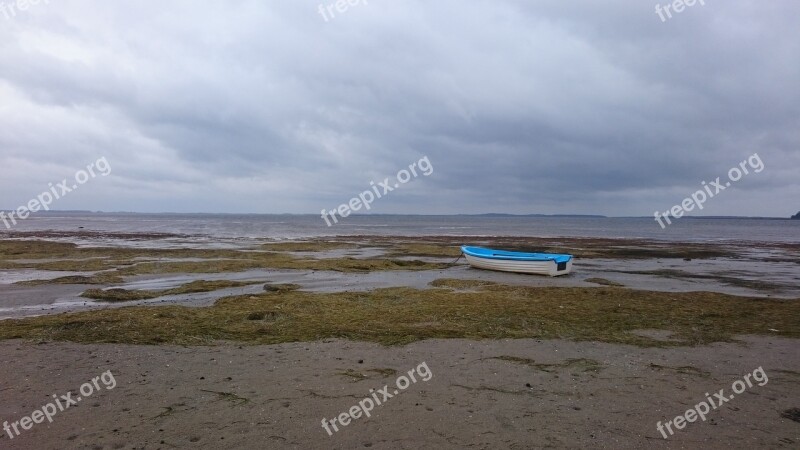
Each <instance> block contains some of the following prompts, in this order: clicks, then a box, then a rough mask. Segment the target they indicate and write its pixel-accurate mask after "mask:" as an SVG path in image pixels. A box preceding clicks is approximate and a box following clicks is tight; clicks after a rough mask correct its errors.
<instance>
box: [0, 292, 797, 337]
mask: <svg viewBox="0 0 800 450" xmlns="http://www.w3.org/2000/svg"><path fill="white" fill-rule="evenodd" d="M797 323H800V302H799V301H797V300H777V299H763V298H746V297H737V296H730V295H724V294H716V293H704V292H689V293H666V292H647V291H636V290H629V289H622V288H606V287H602V288H532V287H520V286H505V285H492V286H485V287H483V288H481V289H480V291H478V292H458V291H453V290H449V289H441V288H436V289H428V290H416V289H409V288H390V289H378V290H375V291H371V292H338V293H312V292H304V291H298V290H289V291H283V292H264V293H263V294H259V295H244V296H234V297H228V298H224V299H221V300H219V301H217V302H216V304H214V305H213V306H211V307H204V308H189V307H182V306H133V307H124V308H111V309H104V310H95V311H86V312H80V313H70V314H61V315H55V316H41V317H34V318H27V319H20V320H7V321H3V326H2V327H0V339H19V338H21V339H35V340H44V341H74V342H84V343H98V342H108V343H129V344H164V343H166V344H178V345H212V344H214V343H216V342H219V341H233V342H241V343H247V344H277V343H283V342H308V341H318V340H322V339H331V338H339V339H349V340H354V341H368V342H376V343H380V344H384V345H398V344H407V343H410V342H415V341H419V340H424V339H434V338H465V339H506V338H512V339H515V338H538V339H559V338H560V339H571V340H577V341H586V340H592V341H601V342H610V343H623V344H632V345H641V346H654V347H670V346H681V345H684V346H685V345H701V344H708V343H712V342H725V341H732V340H734V338H735V337H736V336H737V335H745V334H751V335H769V336H783V337H789V338H800V329H798V327H797ZM642 329H658V330H665V331H669V332H672V333H674V337H675V340H674V341H672V340H671V341H658V340H653V339H649V338H646V337H642V336H638V335H636V334H634V333H632V331H635V330H642ZM772 330H780V331H772Z"/></svg>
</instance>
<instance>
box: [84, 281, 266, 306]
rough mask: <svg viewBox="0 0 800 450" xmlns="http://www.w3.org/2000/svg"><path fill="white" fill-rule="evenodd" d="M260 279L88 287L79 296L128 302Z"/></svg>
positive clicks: (106, 300)
mask: <svg viewBox="0 0 800 450" xmlns="http://www.w3.org/2000/svg"><path fill="white" fill-rule="evenodd" d="M259 283H261V282H260V281H228V280H218V281H206V280H197V281H192V282H191V283H186V284H184V285H182V286H179V287H176V288H174V289H163V290H128V289H89V290H87V291H86V292H84V293H83V294H81V297H84V298H91V299H93V300H101V301H104V302H129V301H135V300H148V299H152V298H157V297H162V296H165V295H180V294H194V293H199V292H213V291H216V290H219V289H227V288H233V287H242V286H250V285H253V284H259Z"/></svg>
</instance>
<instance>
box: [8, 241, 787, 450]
mask: <svg viewBox="0 0 800 450" xmlns="http://www.w3.org/2000/svg"><path fill="white" fill-rule="evenodd" d="M101 238H102V240H103V243H102V244H98V242H97V241H98V240H100V239H101ZM457 239H459V238H444V237H423V238H414V239H411V238H408V237H389V238H387V237H381V238H376V237H371V238H367V237H357V238H353V237H347V238H336V239H327V240H325V241H324V242H323V241H314V240H311V241H284V242H272V241H266V242H256V243H252V242H251V243H248V244H246V245H242V244H240V245H239V246H238V247H236V246H233V247H231V246H228V247H229V248H222V249H220V247H224V246H221V245H218V244H215V243H214V242H211V243H209V242H206V243H204V244H203V245H199V246H194V247H193V246H192V245H186V244H187V243H183V244H182V245H181V244H179V245H174V243H170V245H162V244H159V242H160V237H153V236H149V237H143V236H127V235H106V236H99V235H93V234H87V233H83V232H81V233H74V234H68V235H62V236H58V237H55V236H19V237H17V238H16V239H12V240H4V241H0V250H2V253H3V260H2V264H3V270H2V273H3V279H4V280H5V281H4V283H3V284H2V285H0V292H2V294H3V299H4V300H5V301H4V303H3V305H2V307H3V311H4V315H5V316H6V320H4V321H2V322H0V339H1V340H0V362H2V364H0V373H2V377H1V378H2V380H4V384H3V386H2V390H1V391H0V393H1V394H0V395H2V403H0V420H2V421H4V422H7V423H8V424H9V426H10V428H9V430H8V431H6V432H5V433H4V434H3V435H2V436H0V447H2V448H15V449H16V448H19V449H40V448H80V449H83V448H87V449H106V448H107V449H123V448H137V449H168V448H186V447H191V448H209V449H215V448H264V447H267V448H370V447H371V448H408V449H412V448H487V449H488V448H585V447H598V448H642V447H653V448H697V447H704V448H752V447H758V448H795V447H796V446H797V444H798V442H800V423H799V422H798V420H800V418H799V417H798V409H797V408H798V406H800V405H798V402H797V399H798V398H800V395H799V394H800V347H798V346H797V342H798V340H797V339H798V338H800V326H798V324H800V307H799V306H798V305H800V304H799V303H798V302H797V298H796V297H793V295H794V294H795V293H796V289H797V285H793V284H792V282H793V279H794V278H793V277H796V274H795V272H794V271H793V265H794V264H796V255H797V247H796V245H795V244H769V245H763V246H760V247H757V248H756V247H751V248H747V249H741V248H737V247H736V246H730V245H723V244H692V243H678V244H675V243H670V244H664V243H660V242H656V241H641V240H619V239H616V240H615V239H610V240H609V239H555V240H554V239H548V240H541V239H527V240H525V239H522V238H497V237H493V238H485V239H483V241H484V242H485V243H486V244H491V245H497V246H505V247H510V246H512V245H513V243H514V242H517V243H518V245H522V246H536V247H537V248H542V247H544V248H546V247H548V246H553V247H556V246H558V247H560V248H564V247H566V248H569V249H570V251H572V252H574V253H575V254H577V255H580V256H579V258H580V259H579V262H578V265H577V270H576V272H575V273H573V274H571V275H570V276H568V277H559V278H549V277H536V276H526V275H518V274H509V273H498V272H487V271H481V270H475V269H472V268H470V267H468V266H467V265H465V264H464V263H463V261H459V260H458V259H457V257H458V253H457V252H458V250H457V248H458V247H457V246H455V245H454V244H455V242H457ZM475 240H480V239H475ZM134 242H135V243H138V244H137V245H131V243H134ZM520 242H521V244H519V243H520ZM109 243H111V245H109ZM142 244H146V245H142ZM454 253H455V254H454ZM748 255H751V256H748ZM765 256H766V257H767V261H769V263H764V262H763V260H764V258H765ZM758 261H762V265H759V264H758V263H757V262H758ZM688 262H692V264H697V266H699V267H701V268H702V270H701V271H700V272H696V273H688V272H686V271H684V269H685V267H686V265H687V263H688ZM767 264H769V267H772V268H775V267H781V265H785V266H786V270H785V271H784V272H781V271H773V274H772V276H771V278H769V277H766V278H765V277H760V276H759V275H760V274H761V273H762V272H763V271H764V268H765V266H766V265H767ZM87 269H90V270H87ZM723 269H724V270H725V271H723ZM745 270H748V271H749V272H746V271H745ZM6 299H7V300H6ZM423 368H424V369H425V370H424V371H423V370H422V369H423ZM415 370H416V371H415ZM109 373H110V374H111V375H108V376H113V379H114V383H113V388H109V386H108V385H104V384H100V383H99V381H98V378H97V377H99V376H101V374H109ZM762 375H763V377H762ZM745 376H746V377H747V378H746V379H745V378H743V377H745ZM401 377H405V381H403V380H400V378H401ZM93 379H94V380H95V386H94V387H95V389H92V390H93V392H92V393H91V394H92V395H91V396H86V398H82V399H81V401H80V402H79V403H77V404H75V405H73V406H71V407H69V408H66V409H65V410H64V411H58V413H57V414H56V415H55V416H53V417H52V419H53V421H52V423H50V422H49V421H48V420H46V419H43V420H42V421H43V422H44V423H31V422H30V420H32V419H29V420H28V421H27V422H24V424H25V425H30V426H29V427H27V429H25V428H22V425H23V422H21V420H24V419H25V418H26V417H32V418H33V419H36V417H35V416H32V414H33V412H34V411H36V410H37V409H38V410H40V411H44V409H43V408H47V406H46V405H47V404H48V403H50V402H53V401H54V399H58V398H62V397H61V396H62V395H64V394H66V393H67V392H72V394H71V395H72V397H71V398H75V397H81V395H80V394H81V393H88V392H83V391H81V388H86V389H90V388H91V387H92V386H91V385H87V384H85V383H91V380H93ZM412 379H413V380H414V381H413V382H412V381H410V380H412ZM737 380H742V381H740V383H744V382H745V380H747V381H748V382H749V384H748V385H740V386H738V387H740V388H741V387H742V386H745V388H744V389H743V390H742V392H741V393H740V394H736V398H730V399H729V400H728V401H727V402H722V401H720V402H719V403H720V404H719V405H714V404H713V403H712V405H713V406H714V407H708V409H709V411H708V412H707V414H704V416H705V420H700V419H699V418H697V417H693V416H692V415H694V414H695V412H696V411H698V408H699V410H700V411H703V412H705V411H704V407H702V406H700V405H699V404H700V403H705V404H706V405H708V403H709V402H712V401H713V400H712V399H713V397H714V393H722V395H724V396H725V397H727V396H728V395H730V394H733V392H732V391H733V390H735V389H734V388H735V387H736V386H734V383H735V382H737ZM398 383H399V384H398ZM86 386H88V388H87V387H86ZM721 390H722V391H721ZM395 391H397V392H396V393H395ZM378 392H385V393H386V394H387V395H388V396H389V397H384V398H382V399H380V398H379V397H378ZM54 395H57V397H53V396H54ZM380 395H381V396H383V395H384V394H383V393H381V394H380ZM709 397H710V398H709ZM731 397H733V395H731ZM365 399H370V402H369V403H363V405H362V402H364V401H365ZM373 399H374V400H373ZM379 400H383V403H379ZM370 403H373V404H372V405H370ZM374 403H378V404H377V405H376V404H374ZM359 405H361V406H359ZM354 407H355V408H356V409H355V410H353V408H354ZM52 408H53V409H54V408H55V406H53V407H52ZM365 410H368V411H369V413H370V414H369V417H366V415H365V414H364V411H365ZM687 410H692V411H695V412H692V413H691V414H690V415H688V416H687V415H686V414H687ZM345 413H346V415H344V416H342V414H345ZM678 416H684V417H686V418H687V419H688V418H694V419H695V420H693V421H692V422H691V423H689V422H688V421H687V422H683V423H682V422H681V419H678V421H677V422H675V421H676V417H678ZM39 419H41V417H39ZM323 420H325V425H326V426H323ZM332 420H335V421H334V422H332ZM345 423H346V425H345ZM667 423H669V427H667V428H665V425H666V424H667ZM676 424H678V425H682V426H681V427H680V428H677V427H676ZM12 436H13V439H12ZM665 436H666V437H665Z"/></svg>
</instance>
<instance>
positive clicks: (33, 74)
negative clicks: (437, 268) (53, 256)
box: [0, 0, 800, 217]
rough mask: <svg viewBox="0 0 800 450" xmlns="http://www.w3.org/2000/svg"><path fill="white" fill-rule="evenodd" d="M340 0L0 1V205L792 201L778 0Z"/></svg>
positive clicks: (797, 128) (790, 64)
mask: <svg viewBox="0 0 800 450" xmlns="http://www.w3.org/2000/svg"><path fill="white" fill-rule="evenodd" d="M351 2H352V3H353V4H352V5H350V4H346V6H347V9H346V10H343V11H341V10H337V8H336V5H335V4H334V3H333V1H332V0H326V1H325V2H323V3H320V2H319V0H317V1H314V2H309V1H304V0H292V1H288V0H285V1H273V0H259V1H255V0H254V1H249V0H228V1H224V2H197V1H184V0H172V1H153V0H149V1H148V0H137V1H132V0H115V1H113V2H110V1H106V2H101V1H97V0H95V1H78V0H74V1H73V0H47V1H45V0H40V1H39V2H38V3H37V4H34V5H28V6H27V8H24V10H21V9H20V8H19V7H17V5H15V3H14V2H13V1H11V0H0V208H4V209H12V208H13V209H16V208H17V207H18V206H20V205H27V204H28V203H29V201H30V200H32V199H36V198H37V196H39V195H40V194H41V193H42V192H44V191H50V186H51V184H52V185H53V189H56V188H55V186H56V185H58V184H59V183H62V180H63V179H67V180H68V187H71V186H77V188H75V189H70V190H71V192H69V193H68V195H67V194H66V193H64V194H63V195H62V196H61V198H58V199H55V200H54V201H53V202H52V205H50V208H52V209H60V210H76V209H77V210H92V211H135V212H186V213H190V212H210V213H309V214H319V211H320V210H322V209H328V210H331V209H335V208H336V207H337V206H338V205H340V204H343V203H348V202H349V201H350V199H351V198H353V197H357V196H358V194H359V193H361V192H363V191H365V190H370V189H371V187H372V185H371V184H370V183H371V182H374V183H375V185H377V184H379V183H381V182H383V181H384V180H385V179H386V178H387V177H389V178H390V186H392V185H394V184H398V185H399V187H398V188H397V189H394V190H393V191H392V192H391V193H387V194H386V195H384V196H383V197H382V198H380V199H376V200H375V201H374V203H373V204H372V207H371V209H370V211H369V212H371V213H382V214H390V213H399V214H475V213H542V214H602V215H609V216H651V215H653V213H654V212H655V211H666V210H668V209H670V208H671V207H673V205H676V204H680V203H681V202H682V201H683V200H684V199H685V198H687V197H689V196H690V195H691V194H692V193H694V192H695V191H697V190H700V189H703V185H702V183H703V182H707V183H708V182H712V181H714V180H716V178H717V177H721V183H722V184H723V185H724V183H725V181H726V180H728V179H729V178H728V174H729V170H730V169H731V168H734V167H739V168H740V170H741V167H742V166H740V163H741V162H744V161H747V160H748V158H752V155H755V154H757V155H758V156H757V158H756V159H757V160H759V161H761V162H763V166H761V169H762V170H760V171H759V172H756V171H755V170H754V169H753V167H755V166H754V165H753V166H747V165H745V167H748V168H749V171H748V172H749V173H748V174H746V175H744V174H743V175H742V177H741V179H739V180H738V181H736V182H733V183H731V185H730V186H729V187H728V186H726V188H725V189H724V191H721V192H719V193H716V195H714V196H713V197H712V198H709V199H708V200H707V201H706V202H705V204H704V208H703V210H702V211H701V210H699V209H697V208H694V211H693V212H690V213H689V214H690V215H698V214H699V215H745V216H777V217H788V216H790V215H792V214H794V213H796V212H798V211H800V177H798V173H800V170H798V169H800V27H798V26H797V20H798V17H800V2H798V1H796V0H770V1H768V2H764V1H756V0H753V1H745V0H725V1H722V0H705V1H704V2H703V3H704V4H701V3H700V2H699V1H698V2H695V4H694V5H693V6H687V7H685V8H683V9H682V10H681V11H680V12H678V11H677V10H675V9H674V8H673V9H670V10H668V11H667V13H665V12H664V10H663V8H662V13H661V15H659V13H657V11H656V5H657V3H658V2H656V1H652V2H643V1H634V0H627V1H621V0H606V1H603V2H598V1H597V0H570V1H568V2H565V1H564V0H472V1H469V2H464V1H457V0H437V1H435V2H432V1H423V0H403V1H390V0H351ZM665 5H667V3H666V1H665V2H664V3H661V6H665ZM12 6H14V8H12ZM670 16H671V17H670ZM423 158H427V160H426V161H429V162H430V167H431V171H429V172H430V174H429V175H425V174H423V173H421V171H420V170H417V176H413V175H412V176H411V177H410V179H409V180H408V181H407V182H406V183H405V184H400V183H397V182H396V175H397V173H398V172H399V171H401V170H403V169H406V170H407V169H408V168H409V166H410V165H411V164H412V163H416V162H419V161H420V160H421V159H423ZM101 159H102V161H105V162H107V167H109V173H108V174H107V175H103V174H101V173H98V172H99V171H98V170H95V175H96V176H94V177H91V176H90V177H88V179H87V177H83V179H82V181H84V183H83V184H80V185H79V186H78V184H79V183H75V182H74V180H75V176H76V174H78V173H79V171H81V170H85V169H86V167H87V166H88V165H90V164H92V163H96V162H97V161H99V160H101ZM752 160H753V159H751V161H752ZM85 173H86V174H88V173H89V172H88V171H87V172H85ZM409 173H411V172H409ZM56 192H57V191H56ZM362 212H365V211H364V210H363V209H362Z"/></svg>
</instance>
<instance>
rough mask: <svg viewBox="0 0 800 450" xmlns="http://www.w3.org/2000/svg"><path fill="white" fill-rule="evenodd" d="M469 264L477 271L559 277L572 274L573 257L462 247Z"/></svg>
mask: <svg viewBox="0 0 800 450" xmlns="http://www.w3.org/2000/svg"><path fill="white" fill-rule="evenodd" d="M461 253H463V254H464V257H465V258H467V262H468V263H469V264H470V265H471V266H472V267H475V268H477V269H486V270H498V271H501V272H515V273H530V274H536V275H549V276H551V277H557V276H561V275H567V274H568V273H570V272H572V255H567V254H556V253H527V252H517V251H508V250H496V249H491V248H484V247H470V246H467V245H464V246H462V247H461Z"/></svg>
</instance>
